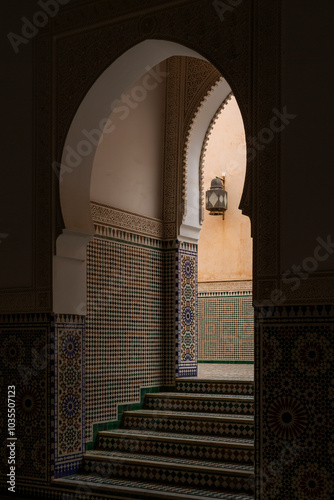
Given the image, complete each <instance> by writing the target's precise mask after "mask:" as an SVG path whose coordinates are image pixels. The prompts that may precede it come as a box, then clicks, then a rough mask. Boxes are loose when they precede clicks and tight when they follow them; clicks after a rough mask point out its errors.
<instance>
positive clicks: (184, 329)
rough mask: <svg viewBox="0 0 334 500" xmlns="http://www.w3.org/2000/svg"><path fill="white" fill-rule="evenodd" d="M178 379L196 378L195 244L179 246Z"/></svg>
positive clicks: (196, 305) (196, 304)
mask: <svg viewBox="0 0 334 500" xmlns="http://www.w3.org/2000/svg"><path fill="white" fill-rule="evenodd" d="M178 287H179V294H178V376H179V377H196V375H197V349H198V345H197V336H198V319H197V307H198V303H197V300H198V298H197V245H192V244H188V243H180V246H179V254H178Z"/></svg>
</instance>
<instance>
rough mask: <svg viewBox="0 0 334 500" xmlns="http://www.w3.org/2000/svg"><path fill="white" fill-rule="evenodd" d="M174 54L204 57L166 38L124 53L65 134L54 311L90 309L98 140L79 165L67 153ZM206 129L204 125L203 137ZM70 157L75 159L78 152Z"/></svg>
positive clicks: (76, 149)
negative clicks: (88, 284)
mask: <svg viewBox="0 0 334 500" xmlns="http://www.w3.org/2000/svg"><path fill="white" fill-rule="evenodd" d="M172 56H188V57H194V58H197V59H202V60H204V61H206V59H205V58H204V57H203V56H202V55H201V54H199V53H198V52H195V51H194V50H192V49H189V48H188V47H186V46H184V45H180V44H178V43H175V42H171V41H166V40H145V41H143V42H141V43H139V44H137V45H135V46H133V47H132V48H131V49H129V50H128V51H126V52H125V53H123V54H122V55H121V56H120V57H119V58H118V59H116V60H115V61H114V62H113V63H112V64H111V65H110V66H109V67H108V68H107V69H106V70H105V71H104V72H103V73H102V74H101V75H100V77H99V78H98V79H97V80H96V81H95V83H94V84H93V85H92V86H91V87H90V89H89V90H88V92H87V93H86V95H85V97H84V98H83V100H82V101H81V104H80V105H79V107H78V109H77V111H76V113H75V115H74V118H73V120H72V122H71V125H70V127H69V130H68V133H67V136H66V139H65V143H64V147H63V153H62V158H61V167H60V172H59V174H60V175H59V181H60V182H59V194H60V203H61V209H62V215H63V219H64V223H65V229H64V230H63V234H61V235H60V236H59V237H58V239H57V243H56V255H55V257H54V265H53V310H54V312H61V313H70V314H85V313H86V247H87V244H88V242H89V241H90V240H91V239H92V238H93V236H94V234H95V230H94V223H93V219H92V213H91V203H90V186H91V173H92V169H93V164H94V157H95V153H96V150H97V147H98V143H96V144H91V151H90V152H89V154H82V155H80V161H77V163H78V164H76V162H75V161H74V162H71V157H69V156H68V152H69V151H74V152H79V150H81V149H82V147H80V145H82V141H84V140H85V139H87V137H86V134H83V131H84V130H85V131H88V132H89V131H92V130H101V129H103V127H101V122H102V120H106V119H107V118H108V117H109V116H110V113H111V112H112V110H113V109H114V107H115V106H116V104H117V102H118V100H119V98H120V96H121V95H122V93H123V92H124V90H125V89H127V88H129V87H131V85H133V84H134V83H135V82H136V81H137V80H138V79H139V78H140V77H141V76H142V75H143V74H144V73H146V72H147V71H148V69H150V68H152V67H154V66H156V65H157V64H159V63H160V62H162V61H164V60H166V59H168V58H170V57H172ZM226 85H227V84H226V83H225V86H226ZM220 101H221V99H220ZM210 102H211V100H210ZM216 107H217V106H216ZM205 109H207V107H205ZM212 114H213V113H211V116H212ZM211 116H210V118H211ZM205 129H206V127H205ZM204 133H205V130H204V129H203V134H202V135H203V137H204ZM85 142H87V140H85ZM72 156H73V158H74V160H75V154H74V155H73V154H72ZM197 205H198V202H197ZM186 222H187V221H186ZM196 225H197V226H198V217H197V221H196ZM185 227H186V224H183V225H182V232H184V229H185ZM186 230H187V228H186ZM191 239H192V238H191Z"/></svg>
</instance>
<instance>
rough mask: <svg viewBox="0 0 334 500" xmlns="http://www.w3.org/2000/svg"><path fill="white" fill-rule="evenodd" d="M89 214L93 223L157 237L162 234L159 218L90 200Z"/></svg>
mask: <svg viewBox="0 0 334 500" xmlns="http://www.w3.org/2000/svg"><path fill="white" fill-rule="evenodd" d="M91 214H92V219H93V221H94V224H102V225H106V226H110V227H115V228H119V229H124V230H125V231H129V232H131V233H137V234H143V235H145V236H152V237H153V238H158V239H162V238H163V236H164V224H163V221H162V220H160V219H154V218H152V217H145V216H143V215H138V214H134V213H131V212H127V211H125V210H119V209H117V208H113V207H110V206H107V205H103V204H101V203H96V202H91Z"/></svg>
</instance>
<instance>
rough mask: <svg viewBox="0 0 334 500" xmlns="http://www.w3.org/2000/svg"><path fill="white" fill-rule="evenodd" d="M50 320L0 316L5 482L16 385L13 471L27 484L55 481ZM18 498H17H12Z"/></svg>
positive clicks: (0, 420) (0, 429) (1, 469)
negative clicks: (7, 410) (10, 404)
mask: <svg viewBox="0 0 334 500" xmlns="http://www.w3.org/2000/svg"><path fill="white" fill-rule="evenodd" d="M51 353H52V347H51V315H49V314H8V315H2V316H0V394H1V408H2V410H1V416H0V441H1V445H2V450H3V452H2V454H1V456H2V458H1V461H0V473H1V476H2V481H4V483H5V481H6V480H7V479H8V478H7V477H6V474H8V472H9V465H8V453H5V452H4V450H8V448H7V444H8V440H7V438H8V437H9V435H8V425H7V414H6V413H5V411H4V408H7V397H8V393H7V387H8V386H15V397H14V398H13V399H14V400H15V408H16V421H15V436H14V437H16V440H15V456H16V463H15V467H16V469H15V471H16V479H17V480H21V481H22V480H23V481H24V482H25V483H26V484H43V483H44V484H45V483H48V482H49V481H50V477H51V442H50V425H51V424H50V421H51V411H50V405H51V390H50V389H51V373H50V362H49V359H50V354H51ZM14 496H15V495H14Z"/></svg>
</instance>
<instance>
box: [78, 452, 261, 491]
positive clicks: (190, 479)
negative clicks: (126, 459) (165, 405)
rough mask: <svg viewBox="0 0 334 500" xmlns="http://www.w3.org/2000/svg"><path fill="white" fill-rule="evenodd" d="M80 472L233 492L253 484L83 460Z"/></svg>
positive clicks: (239, 479) (229, 477) (212, 475)
mask: <svg viewBox="0 0 334 500" xmlns="http://www.w3.org/2000/svg"><path fill="white" fill-rule="evenodd" d="M82 472H83V473H84V474H97V475H99V476H102V477H108V478H115V479H120V478H125V479H127V480H141V481H150V482H155V483H157V484H169V485H171V484H173V485H175V486H190V487H196V488H198V489H201V488H205V489H210V490H217V491H230V492H235V493H237V492H238V493H251V492H252V482H253V477H252V476H249V477H241V476H236V475H232V474H226V475H225V474H221V473H219V472H215V471H212V472H211V471H203V472H202V471H191V470H188V471H185V470H175V469H173V466H170V467H163V468H160V467H155V466H154V465H140V464H135V465H132V464H126V463H121V464H120V463H117V464H113V463H112V462H108V461H100V460H88V459H86V460H84V463H83V467H82Z"/></svg>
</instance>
